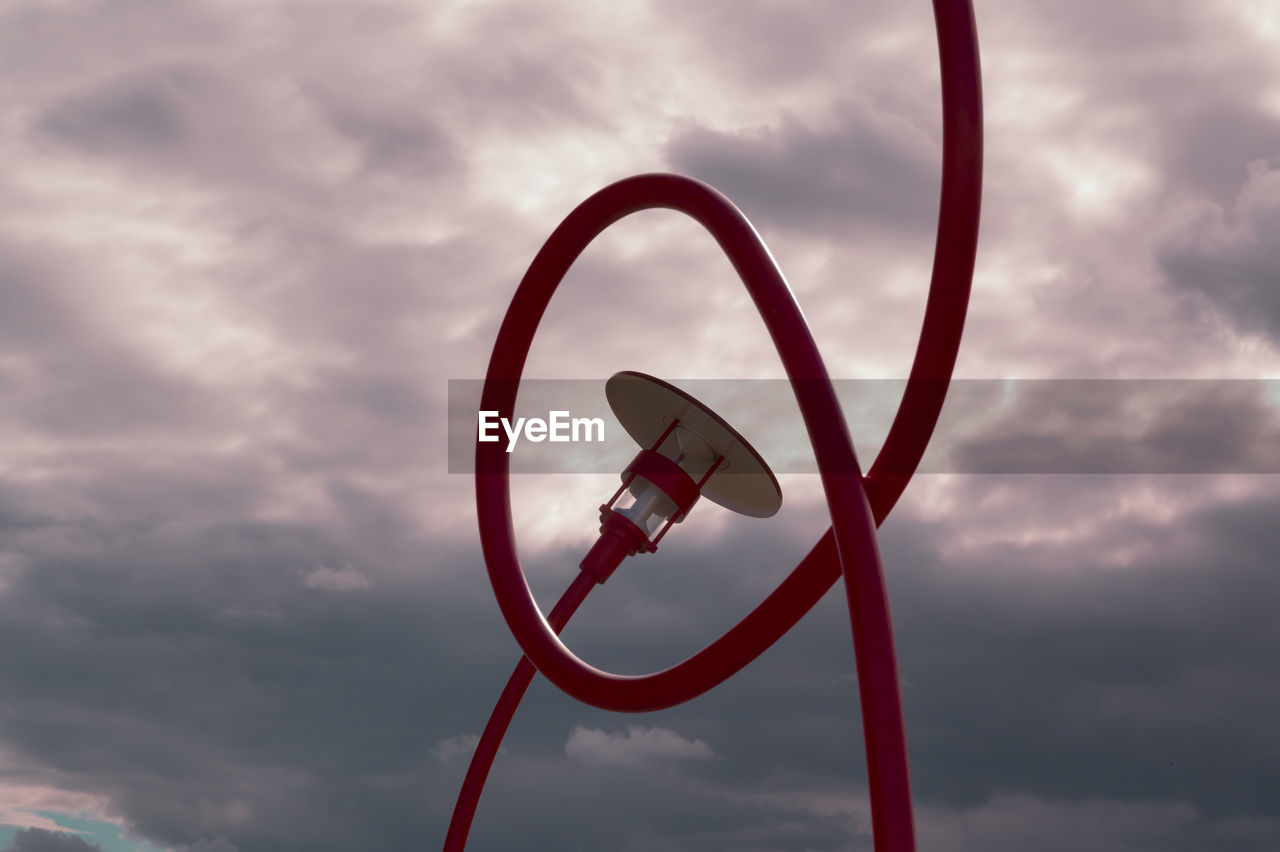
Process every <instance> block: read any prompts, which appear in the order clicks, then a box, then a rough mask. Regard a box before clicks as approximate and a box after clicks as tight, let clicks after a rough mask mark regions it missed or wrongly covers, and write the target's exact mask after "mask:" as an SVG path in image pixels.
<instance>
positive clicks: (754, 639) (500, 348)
mask: <svg viewBox="0 0 1280 852" xmlns="http://www.w3.org/2000/svg"><path fill="white" fill-rule="evenodd" d="M934 14H935V20H936V23H937V30H938V44H939V56H940V61H941V66H942V88H943V177H942V196H941V205H940V206H941V209H940V216H939V227H938V235H937V242H936V245H935V252H934V266H933V275H932V280H931V284H930V291H929V300H928V304H927V306H926V310H925V318H924V323H923V327H922V330H921V336H920V340H919V342H918V344H917V348H916V355H915V361H914V362H913V365H912V370H911V374H910V377H909V382H908V386H907V390H906V392H905V393H904V396H903V400H902V402H901V404H900V405H899V409H898V412H897V415H896V416H895V418H894V422H893V425H892V427H891V429H890V433H889V435H888V437H887V438H886V441H885V444H884V447H883V449H882V450H881V453H880V455H879V456H878V457H877V459H876V461H875V463H874V464H873V465H872V467H871V471H870V474H869V475H868V476H867V478H866V479H865V480H863V478H862V476H861V473H860V471H859V467H858V462H857V458H856V455H855V453H854V449H853V445H852V442H851V440H850V438H849V433H848V429H847V426H846V425H845V421H844V416H843V412H842V411H841V408H840V405H839V403H838V400H837V399H836V396H835V393H834V390H833V389H832V387H831V383H830V380H829V378H828V376H827V371H826V369H825V367H824V365H823V362H822V359H821V356H820V355H819V353H818V350H817V346H816V344H815V343H814V341H813V338H812V336H811V334H810V332H809V329H808V327H807V325H806V324H805V321H804V318H803V315H802V314H801V312H800V309H799V306H798V305H797V304H796V302H795V299H794V296H793V294H792V293H791V290H790V288H789V287H788V286H787V284H786V281H785V279H784V278H783V276H782V274H781V272H780V271H779V270H778V269H777V266H776V265H775V263H774V261H773V259H772V257H771V256H770V254H769V252H768V250H767V249H766V248H765V246H764V244H763V243H762V242H761V240H760V238H759V236H758V235H757V234H756V232H755V230H754V229H753V228H752V227H751V225H750V223H749V222H747V220H746V219H745V218H744V217H743V216H742V214H741V213H740V212H739V211H738V210H737V208H735V207H734V206H733V204H732V203H731V202H729V200H728V199H726V198H725V197H724V196H722V195H720V193H718V192H716V191H715V190H714V189H712V188H710V187H708V186H706V185H704V184H701V183H699V182H697V181H694V180H691V179H689V178H684V177H680V176H676V175H641V176H638V177H633V178H628V179H625V180H622V181H619V182H618V183H615V184H613V185H611V186H608V187H606V188H605V189H603V190H601V191H599V192H597V193H596V194H595V195H593V196H591V197H590V198H588V199H587V200H586V201H584V202H583V203H582V204H581V205H579V207H578V208H577V209H575V210H574V211H573V212H572V213H570V214H569V216H568V217H567V218H566V219H565V220H564V221H563V222H562V223H561V224H560V225H559V226H558V227H557V228H556V229H555V231H554V232H553V233H552V235H551V237H550V238H549V239H548V240H547V242H546V244H545V245H544V246H543V247H542V249H541V250H540V251H539V252H538V254H537V256H536V257H535V258H534V260H533V263H532V264H531V265H530V267H529V270H528V272H527V273H526V274H525V276H524V278H523V279H522V280H521V282H520V286H519V288H518V289H517V291H516V294H515V296H514V298H513V299H512V302H511V305H510V306H509V308H508V310H507V314H506V317H505V318H504V320H503V323H502V327H501V329H500V331H499V334H498V339H497V342H496V344H495V347H494V351H493V355H492V358H491V359H490V363H489V370H488V373H487V376H486V381H485V387H484V391H483V394H482V408H483V409H485V410H496V411H498V412H499V415H500V416H504V417H511V416H512V412H513V410H514V405H515V396H516V389H517V386H518V383H519V379H520V376H521V373H522V371H523V368H524V363H525V359H526V357H527V355H528V351H529V347H530V345H531V344H532V342H533V335H534V333H535V331H536V329H537V325H538V322H539V320H540V319H541V317H542V314H543V312H544V311H545V309H546V307H547V304H548V302H549V301H550V298H551V296H552V294H553V293H554V291H555V288H556V287H557V286H558V284H559V282H560V280H561V279H562V278H563V276H564V274H565V273H566V272H567V271H568V269H569V267H570V265H572V263H573V262H574V260H576V258H577V257H578V255H579V254H580V253H581V252H582V250H583V249H584V248H585V247H586V246H587V245H588V244H589V243H590V242H591V240H592V239H594V238H595V237H596V236H597V235H598V234H599V233H600V232H602V231H603V230H605V229H606V228H607V227H609V226H610V225H611V224H613V223H614V222H616V221H618V220H619V219H621V218H623V217H625V216H627V215H629V214H631V213H633V212H636V211H639V210H644V209H650V208H655V207H664V208H670V209H674V210H679V211H681V212H683V213H686V214H688V215H689V216H691V217H692V218H694V219H695V220H697V221H698V222H699V223H701V224H702V225H703V226H704V227H705V228H706V229H707V230H708V231H709V232H710V233H711V234H712V236H713V237H714V238H715V239H716V241H717V242H718V243H719V244H720V246H721V248H722V249H723V250H724V251H725V253H726V255H727V256H728V257H729V259H730V261H731V262H732V264H733V266H734V268H735V269H736V270H737V272H738V274H739V276H740V277H741V278H742V281H743V283H744V285H745V286H746V287H747V289H748V291H749V292H750V294H751V296H752V298H753V300H754V302H755V304H756V307H757V309H758V310H759V312H760V315H761V317H762V318H763V320H764V322H765V325H766V327H767V328H768V330H769V333H770V336H771V337H772V339H773V342H774V345H775V347H776V348H777V350H778V354H779V357H780V358H781V359H782V363H783V366H784V368H785V369H786V372H787V375H788V377H789V378H790V379H791V382H792V385H793V389H794V391H795V394H796V401H797V403H798V405H799V407H800V410H801V413H802V416H803V418H804V421H805V425H806V428H807V430H808V433H809V437H810V441H811V442H812V444H813V449H814V453H815V455H816V457H817V461H818V465H819V470H820V471H821V477H822V484H823V489H824V492H825V494H826V497H827V501H828V506H829V509H830V513H831V519H832V529H831V530H828V532H827V533H826V535H824V536H823V538H822V539H821V540H820V541H819V542H818V544H817V545H816V546H815V547H814V549H813V550H812V551H811V552H810V553H809V555H808V556H806V557H805V559H804V560H803V561H802V562H801V563H800V565H799V566H798V567H797V568H796V569H795V570H794V571H793V572H792V573H791V574H790V575H789V576H788V577H787V578H786V579H785V580H784V581H783V582H782V583H781V584H780V585H779V587H778V589H777V590H775V591H774V592H773V593H772V594H771V595H769V597H768V598H766V599H765V601H764V602H762V603H761V604H760V606H758V607H757V608H756V609H755V610H754V611H752V612H751V613H750V614H748V615H747V617H746V618H744V619H743V620H742V621H741V622H739V624H738V625H736V626H735V627H734V628H732V629H731V630H729V631H728V632H727V633H725V635H724V636H722V637H721V638H720V639H718V640H716V641H715V642H713V643H711V644H710V645H709V646H707V648H705V649H703V650H702V651H700V652H698V653H697V654H695V655H693V656H692V657H690V658H689V659H687V660H685V661H684V662H682V663H679V664H678V665H676V666H673V667H671V668H669V669H666V670H664V671H660V672H655V673H652V674H649V675H643V676H620V675H615V674H610V673H607V672H603V671H600V670H598V669H596V668H593V667H592V666H589V665H587V664H586V663H584V662H583V661H582V660H580V659H578V658H577V657H576V656H574V655H573V653H572V652H571V651H569V649H568V648H566V647H565V646H564V644H563V643H561V642H560V640H559V638H558V637H557V636H556V634H555V632H554V631H553V630H552V628H551V626H550V625H548V623H547V621H546V620H545V619H544V618H543V616H542V614H541V612H540V611H539V610H538V607H537V604H536V602H535V601H534V599H533V595H532V593H531V592H530V590H529V587H528V584H527V582H526V581H525V578H524V574H523V572H522V570H521V568H520V564H519V560H518V558H517V555H516V548H515V538H514V532H513V530H512V524H511V502H510V493H509V483H508V471H509V465H508V463H509V456H508V455H507V454H506V452H505V451H504V450H502V449H501V448H500V447H499V445H498V444H493V443H479V442H477V448H476V471H477V473H476V500H477V509H478V514H479V523H480V536H481V544H482V547H483V549H484V554H485V561H486V563H487V566H488V570H489V578H490V582H491V584H492V585H493V589H494V594H495V596H496V597H497V599H498V604H499V607H500V608H501V610H502V614H503V616H504V618H505V619H506V621H507V624H508V626H509V627H510V629H511V631H512V633H513V635H514V636H515V638H516V640H517V641H518V642H519V644H520V647H521V649H522V650H523V651H524V653H525V655H526V656H527V657H528V658H529V660H530V661H531V662H532V663H533V665H534V666H536V667H537V669H538V670H539V671H540V672H542V674H544V675H545V676H546V677H547V678H548V679H549V680H551V681H552V682H553V683H555V684H556V686H558V687H559V688H560V689H562V690H563V691H565V692H566V693H568V694H570V695H572V696H574V697H575V698H578V699H579V700H581V701H584V702H586V703H589V704H592V705H594V706H597V707H601V708H604V709H609V710H615V711H624V712H640V711H648V710H657V709H661V708H664V707H670V706H673V705H676V704H680V703H682V702H684V701H687V700H689V699H691V698H693V697H695V696H697V695H699V694H701V693H703V692H705V691H707V690H708V689H711V688H713V687H714V686H716V685H717V684H718V683H720V682H722V681H723V680H725V679H726V678H728V677H729V676H730V675H732V674H733V673H734V672H736V671H738V670H739V669H740V668H741V667H742V666H744V665H746V664H747V663H748V662H750V661H751V660H752V659H754V658H755V657H756V656H757V655H759V654H760V653H761V652H762V651H763V650H765V649H766V648H768V647H769V646H770V645H772V644H773V642H775V641H776V640H777V639H778V638H779V637H781V636H782V634H784V633H785V632H786V631H787V630H789V629H790V628H791V626H792V625H794V624H795V622H796V621H798V620H799V619H800V618H801V617H802V616H803V615H804V614H805V613H806V612H807V611H808V610H809V608H810V607H812V605H813V604H814V603H815V602H816V601H817V600H818V599H819V598H820V597H821V596H822V594H824V593H825V592H826V590H827V589H828V588H830V586H831V584H832V583H833V582H834V581H835V579H836V578H837V577H838V576H840V573H841V572H843V575H844V577H845V589H846V594H847V597H848V603H849V611H850V619H851V623H852V627H853V634H854V650H855V654H856V660H857V670H858V680H859V690H860V696H861V699H862V708H863V728H864V735H865V739H866V747H867V763H868V774H869V779H870V788H871V806H872V824H873V830H874V835H875V846H876V849H877V850H881V852H883V850H890V849H892V850H907V849H913V848H914V828H913V825H912V816H911V791H910V780H909V773H908V767H907V754H906V738H905V731H904V725H903V718H902V706H901V695H900V691H899V686H898V676H897V662H896V658H895V654H894V649H893V632H892V625H891V622H890V617H889V608H888V600H887V596H886V590H885V584H884V575H883V571H882V568H881V564H880V558H879V552H878V549H877V545H876V538H875V526H876V525H878V524H879V522H880V521H882V520H883V519H884V517H885V516H886V515H887V514H888V512H889V510H890V509H891V508H892V507H893V505H894V504H895V503H896V502H897V500H898V498H899V497H900V496H901V494H902V491H903V489H904V488H905V487H906V484H907V481H908V480H909V479H910V477H911V475H912V474H913V473H914V471H915V469H916V467H917V466H918V464H919V461H920V458H921V457H922V456H923V454H924V449H925V445H926V444H927V443H928V440H929V437H930V436H931V435H932V432H933V429H934V426H935V424H936V422H937V418H938V415H939V413H940V411H941V408H942V403H943V401H944V399H945V396H946V391H947V385H948V382H949V379H950V376H951V373H952V370H953V368H954V364H955V359H956V354H957V352H958V348H959V343H960V336H961V333H962V331H963V325H964V315H965V310H966V307H967V304H968V297H969V288H970V282H971V279H972V274H973V264H974V256H975V252H976V244H977V228H978V214H979V205H980V194H981V179H982V178H981V174H982V115H981V93H980V74H979V68H978V53H977V39H976V32H975V28H974V23H973V15H972V9H971V7H970V5H969V3H968V2H967V0H934ZM864 486H865V488H864Z"/></svg>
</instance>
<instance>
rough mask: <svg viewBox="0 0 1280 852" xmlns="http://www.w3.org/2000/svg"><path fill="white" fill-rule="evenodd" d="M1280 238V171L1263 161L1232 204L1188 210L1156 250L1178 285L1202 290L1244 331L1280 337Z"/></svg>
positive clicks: (1251, 170)
mask: <svg viewBox="0 0 1280 852" xmlns="http://www.w3.org/2000/svg"><path fill="white" fill-rule="evenodd" d="M1272 139H1273V140H1274V139H1275V137H1274V136H1273V137H1272ZM1273 153H1274V152H1273ZM1277 239H1280V171H1277V169H1276V168H1275V167H1274V166H1273V165H1272V163H1270V162H1269V161H1266V160H1257V161H1255V162H1253V163H1251V164H1250V166H1249V168H1248V177H1247V179H1246V180H1245V182H1244V185H1243V186H1242V187H1241V188H1240V192H1239V194H1238V195H1237V197H1236V199H1235V201H1234V203H1232V204H1231V205H1230V206H1229V207H1227V208H1223V207H1221V206H1218V205H1214V204H1208V203H1206V204H1201V205H1198V206H1197V207H1195V208H1192V209H1189V210H1188V211H1186V214H1185V215H1184V216H1182V217H1181V221H1177V222H1176V223H1175V224H1173V225H1171V226H1170V227H1169V228H1168V231H1167V233H1166V234H1165V235H1164V238H1163V240H1162V241H1161V242H1160V244H1159V245H1158V246H1157V248H1156V257H1157V260H1158V262H1159V264H1160V267H1161V270H1162V271H1163V272H1164V274H1165V275H1166V276H1167V277H1168V281H1169V282H1170V284H1171V285H1172V286H1173V287H1174V288H1175V289H1176V290H1177V291H1178V292H1181V293H1185V294H1190V295H1194V296H1199V297H1200V298H1201V299H1202V300H1203V301H1205V302H1207V303H1208V304H1209V305H1211V306H1212V307H1214V308H1216V309H1217V310H1219V311H1221V312H1222V313H1224V314H1226V315H1227V316H1228V317H1230V318H1231V320H1232V321H1233V322H1234V323H1236V324H1237V325H1238V326H1239V327H1241V328H1242V329H1244V330H1246V331H1251V332H1263V333H1265V334H1268V335H1270V336H1271V337H1272V338H1273V339H1278V340H1280V261H1278V260H1277V259H1276V252H1275V251H1274V250H1273V246H1275V245H1276V241H1277Z"/></svg>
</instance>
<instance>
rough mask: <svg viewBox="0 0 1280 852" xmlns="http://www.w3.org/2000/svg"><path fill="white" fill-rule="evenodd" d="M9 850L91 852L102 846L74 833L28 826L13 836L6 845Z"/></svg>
mask: <svg viewBox="0 0 1280 852" xmlns="http://www.w3.org/2000/svg"><path fill="white" fill-rule="evenodd" d="M5 848H6V850H8V852H90V850H98V852H101V850H102V847H101V846H99V845H97V844H96V843H86V842H85V841H84V840H82V839H81V838H79V837H76V836H75V835H74V834H64V833H63V832H60V831H45V830H44V829H43V828H28V829H25V830H23V831H19V832H18V833H17V834H15V835H14V836H13V841H12V842H11V843H10V844H9V845H8V846H7V847H5Z"/></svg>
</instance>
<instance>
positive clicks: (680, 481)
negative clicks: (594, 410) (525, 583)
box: [582, 370, 782, 583]
mask: <svg viewBox="0 0 1280 852" xmlns="http://www.w3.org/2000/svg"><path fill="white" fill-rule="evenodd" d="M604 392H605V398H606V399H608V401H609V407H610V408H611V409H613V413H614V416H615V417H617V418H618V422H619V423H621V424H622V428H624V429H626V431H627V434H628V435H630V436H631V438H632V439H633V440H634V441H635V442H636V443H637V444H639V445H640V448H641V449H640V452H639V453H637V454H636V457H635V458H634V459H632V460H631V463H630V464H628V465H627V466H626V468H625V469H624V470H623V471H622V485H621V486H619V487H618V490H617V491H615V492H614V494H613V496H612V497H611V498H609V500H608V502H606V503H605V504H603V505H602V506H601V507H600V537H599V538H598V539H597V540H596V543H595V544H594V545H593V546H592V548H591V550H590V551H588V553H587V555H586V557H584V558H583V560H582V569H583V570H584V571H589V572H590V573H591V574H592V575H594V576H595V577H596V580H597V582H600V583H603V582H604V581H605V580H607V579H609V575H610V574H612V573H613V571H614V569H615V568H617V567H618V565H619V564H621V562H622V560H623V559H625V558H626V557H627V556H634V555H635V554H637V553H652V552H654V551H655V550H657V549H658V542H659V541H661V540H662V537H663V536H665V535H666V534H667V532H668V531H669V530H670V529H671V527H672V526H674V525H675V524H678V523H680V522H681V521H683V520H684V519H685V518H686V517H688V515H689V510H690V509H692V508H693V505H694V504H695V503H697V502H698V498H699V497H702V496H705V497H706V498H707V499H708V500H711V501H712V502H714V503H719V504H720V505H721V506H724V507H725V508H726V509H730V510H732V511H734V512H738V513H740V514H743V515H748V516H750V517H755V518H767V517H770V516H772V515H774V514H776V513H777V511H778V509H779V507H781V506H782V489H781V488H780V487H779V486H778V480H777V478H776V477H774V475H773V472H772V471H771V470H769V465H768V464H766V463H765V461H764V459H763V458H761V457H760V454H759V453H758V452H756V451H755V449H754V448H753V447H752V446H751V444H749V443H747V439H746V438H744V437H742V435H740V434H739V433H738V431H737V430H736V429H734V428H733V427H732V426H730V425H729V424H728V423H726V422H725V420H724V419H723V418H722V417H720V416H719V415H718V414H716V413H715V412H714V411H712V410H711V409H710V408H708V407H707V406H706V405H704V404H702V403H701V402H699V401H698V400H696V399H694V398H693V397H692V396H690V395H689V394H687V393H685V392H684V391H682V390H680V389H679V388H677V387H675V386H674V385H671V384H668V383H667V382H664V381H662V380H661V379H657V378H654V377H653V376H649V375H646V374H644V373H637V372H634V371H630V370H627V371H624V372H621V373H616V374H614V376H613V377H612V378H610V379H609V381H607V382H606V383H605V388H604Z"/></svg>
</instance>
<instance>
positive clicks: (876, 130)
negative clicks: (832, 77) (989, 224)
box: [669, 102, 940, 230]
mask: <svg viewBox="0 0 1280 852" xmlns="http://www.w3.org/2000/svg"><path fill="white" fill-rule="evenodd" d="M833 123H834V124H835V125H836V127H835V129H833V130H825V129H824V130H814V129H812V128H810V127H807V126H805V125H804V124H803V123H801V122H800V121H799V120H798V119H795V118H789V119H786V120H785V121H784V122H783V124H782V125H781V126H780V127H778V128H776V129H772V128H771V129H766V130H762V131H759V132H758V133H755V134H752V135H750V136H742V135H736V134H728V133H717V132H713V131H708V130H706V129H703V128H694V129H691V130H689V131H687V132H685V133H683V134H681V135H680V136H678V137H676V138H675V139H673V140H672V142H671V145H670V149H669V156H670V158H671V162H672V165H673V166H674V167H675V169H676V170H677V171H680V172H687V173H688V174H690V175H691V176H693V177H696V178H698V179H700V180H704V181H706V182H707V183H710V184H711V185H713V186H715V187H716V188H718V189H720V190H721V191H722V192H724V193H726V194H727V195H728V196H729V197H730V198H732V199H733V200H734V201H735V203H737V204H738V205H739V206H740V207H742V208H743V210H744V211H745V212H746V213H747V214H748V215H749V216H751V217H752V218H753V219H756V220H757V221H760V222H762V223H768V224H777V225H786V226H788V227H793V228H806V227H811V226H813V225H814V224H815V223H817V222H823V223H825V224H824V227H829V226H831V225H839V224H841V223H844V224H848V223H851V222H852V223H857V224H858V225H860V226H863V227H867V228H882V227H889V228H894V227H896V228H906V229H910V230H926V229H929V228H931V227H932V226H933V223H934V221H935V219H936V217H937V209H936V208H937V188H936V187H937V170H938V163H939V162H940V151H939V147H938V144H937V142H936V141H935V140H933V139H931V138H930V136H929V134H928V133H927V132H926V131H925V130H923V129H922V128H920V127H917V126H915V125H914V124H913V123H912V122H911V121H910V120H908V119H906V118H904V117H903V116H901V115H896V114H894V113H893V112H891V111H888V110H885V109H883V108H879V107H877V106H875V105H873V104H871V103H868V102H854V103H851V104H848V105H847V106H845V107H844V108H842V109H840V110H838V111H837V112H836V118H835V119H834V122H833Z"/></svg>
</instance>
